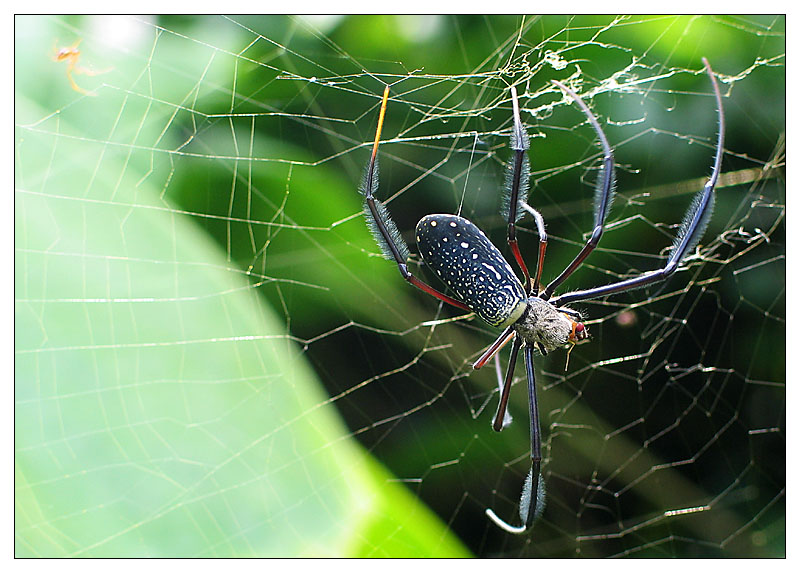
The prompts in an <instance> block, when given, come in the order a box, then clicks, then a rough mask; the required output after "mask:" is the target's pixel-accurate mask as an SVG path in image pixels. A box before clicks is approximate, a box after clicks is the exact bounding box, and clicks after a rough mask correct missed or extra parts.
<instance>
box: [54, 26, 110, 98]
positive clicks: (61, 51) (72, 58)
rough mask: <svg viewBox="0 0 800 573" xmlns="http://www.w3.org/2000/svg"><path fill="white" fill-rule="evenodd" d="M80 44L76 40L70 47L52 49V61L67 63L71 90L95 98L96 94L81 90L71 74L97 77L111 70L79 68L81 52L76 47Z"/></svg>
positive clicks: (79, 40) (79, 41)
mask: <svg viewBox="0 0 800 573" xmlns="http://www.w3.org/2000/svg"><path fill="white" fill-rule="evenodd" d="M80 43H81V39H78V40H77V41H76V42H75V43H74V44H72V45H71V46H64V47H62V48H58V49H56V48H55V47H53V61H54V62H67V79H68V80H69V85H70V86H72V89H73V90H75V91H76V92H78V93H81V94H83V95H88V96H95V95H97V94H96V93H94V92H90V91H87V90H85V89H83V88H82V87H80V86H79V85H78V84H77V83H76V82H75V79H74V78H73V77H72V74H73V72H74V73H76V74H83V75H86V76H99V75H101V74H105V73H108V72H109V71H111V70H110V69H108V70H102V71H97V70H92V69H90V68H85V67H83V66H79V65H78V59H80V57H81V51H80V50H79V49H78V46H79V45H80Z"/></svg>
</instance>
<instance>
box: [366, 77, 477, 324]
mask: <svg viewBox="0 0 800 573" xmlns="http://www.w3.org/2000/svg"><path fill="white" fill-rule="evenodd" d="M388 100H389V86H386V88H385V89H384V90H383V101H382V102H381V109H380V113H379V115H378V127H377V129H376V130H375V142H374V144H373V145H372V156H371V157H370V160H369V164H368V165H367V171H366V174H365V177H364V183H363V185H362V189H361V191H362V193H363V194H364V213H365V215H366V217H367V223H368V225H369V227H370V230H371V231H372V234H373V236H374V237H375V239H376V241H377V242H378V245H379V246H380V247H381V250H382V251H383V255H384V257H386V258H388V259H394V261H395V262H396V263H397V268H398V269H399V270H400V274H401V275H402V276H403V278H404V279H405V280H406V281H408V282H409V283H411V284H412V285H414V286H415V287H417V288H419V289H420V290H422V291H424V292H426V293H428V294H429V295H431V296H434V297H436V298H438V299H439V300H441V301H444V302H446V303H447V304H450V305H452V306H455V307H457V308H460V309H463V310H470V309H469V307H468V306H467V305H465V304H463V303H461V302H459V301H457V300H456V299H454V298H452V297H449V296H447V295H446V294H444V293H441V292H439V291H438V290H436V289H435V288H433V287H432V286H430V285H428V284H427V283H425V282H423V281H421V280H419V279H418V278H417V277H415V276H414V275H413V274H411V271H409V270H408V265H407V264H406V261H407V260H408V246H407V245H406V244H405V243H404V242H403V239H402V237H401V236H400V233H399V231H398V230H397V226H396V225H395V223H394V221H393V220H392V218H391V217H390V216H389V213H388V211H387V210H386V208H385V207H384V206H383V204H382V203H381V202H380V201H378V200H377V199H375V196H374V192H375V191H376V190H377V189H378V144H379V143H380V138H381V130H382V129H383V118H384V116H385V114H386V104H387V102H388Z"/></svg>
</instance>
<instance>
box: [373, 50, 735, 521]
mask: <svg viewBox="0 0 800 573" xmlns="http://www.w3.org/2000/svg"><path fill="white" fill-rule="evenodd" d="M703 64H704V66H705V69H706V73H707V74H708V76H709V78H710V79H711V85H712V87H713V90H714V96H715V98H716V102H717V121H718V134H717V145H716V154H715V159H714V167H713V170H712V173H711V176H710V177H709V179H708V182H707V183H706V184H705V186H704V187H703V189H702V190H701V191H700V192H699V193H698V194H697V197H696V198H695V200H694V201H693V202H692V204H691V206H690V207H689V209H688V211H687V212H686V216H685V217H684V220H683V223H682V224H681V227H680V229H679V231H678V234H677V236H676V239H675V243H674V245H673V249H672V251H671V253H670V255H669V257H668V258H667V261H666V263H665V265H664V267H663V268H661V269H658V270H655V271H649V272H646V273H643V274H641V275H639V276H636V277H633V278H629V279H625V280H621V281H618V282H614V283H611V284H607V285H603V286H600V287H594V288H589V289H586V290H578V291H574V292H570V293H567V294H564V295H561V296H557V297H555V298H552V297H553V294H554V292H555V290H556V288H558V286H559V285H561V283H563V282H564V281H565V280H566V279H567V278H568V277H569V276H570V275H571V274H572V273H574V272H575V270H576V269H578V268H579V267H580V265H581V264H582V263H583V261H584V260H585V259H586V257H588V256H589V254H590V253H591V252H592V251H593V250H594V249H595V247H596V246H597V244H598V243H599V241H600V238H601V237H602V235H603V229H604V227H605V221H606V218H607V217H608V213H609V211H610V209H611V204H612V202H613V199H614V155H613V152H612V149H611V146H610V144H609V143H608V140H607V139H606V136H605V134H604V133H603V130H602V129H601V128H600V124H599V123H598V121H597V119H596V118H595V116H594V114H593V113H592V112H591V110H590V109H589V108H588V106H587V105H586V104H585V103H584V102H583V101H582V100H581V99H580V98H579V97H578V95H577V94H575V93H574V92H573V91H572V90H571V89H569V88H568V87H567V86H565V85H563V84H561V83H559V82H555V81H554V82H553V83H554V84H555V85H557V86H558V87H559V88H560V89H561V91H562V92H563V93H565V94H566V95H567V96H569V97H570V98H572V100H573V101H575V102H576V103H577V105H578V106H579V107H580V108H581V110H582V111H583V113H584V114H585V115H586V118H587V119H588V121H589V123H590V124H591V126H592V128H593V129H594V131H595V133H596V134H597V138H598V141H599V142H600V146H601V148H602V151H603V168H602V170H601V171H600V174H599V175H598V179H597V188H596V192H595V202H594V218H595V220H594V229H593V231H592V234H591V236H590V238H589V240H588V241H587V242H586V244H585V245H584V247H583V248H582V249H581V251H580V252H579V253H578V254H577V256H576V257H575V258H574V259H573V261H572V262H571V263H570V264H569V265H567V267H566V268H565V269H564V270H563V271H562V272H561V274H559V275H558V276H557V277H556V278H555V279H553V280H552V281H551V282H550V283H549V284H548V285H547V286H546V287H545V288H544V289H543V290H541V292H540V289H539V286H540V284H539V281H540V278H541V275H542V263H543V262H544V255H545V251H546V248H547V234H546V232H545V227H544V220H543V218H542V216H541V215H540V214H539V212H538V211H536V210H535V209H533V208H532V207H531V206H530V205H528V203H527V196H528V173H529V165H528V158H527V150H528V147H529V142H528V134H527V132H526V131H525V128H524V127H523V125H522V120H521V119H520V112H519V103H518V101H517V92H516V89H515V88H514V87H513V86H512V87H511V89H510V93H511V103H512V109H513V122H514V125H513V128H512V130H511V149H512V150H513V152H514V156H513V158H512V159H511V161H510V162H509V166H508V171H507V177H506V186H505V190H506V193H505V195H504V200H503V215H504V217H505V218H506V220H507V222H508V232H507V237H506V240H507V242H508V246H509V249H510V250H511V253H512V254H513V256H514V260H515V261H516V263H517V265H518V266H519V268H520V271H521V272H522V276H523V278H522V280H520V279H518V278H517V276H516V275H515V274H514V271H513V270H512V268H511V265H509V263H508V262H507V261H506V259H505V258H504V257H503V255H502V254H501V253H500V250H499V249H498V248H497V247H495V246H494V244H492V242H491V241H490V240H489V239H488V238H487V237H486V235H484V233H483V231H481V230H480V229H479V228H478V227H477V226H476V225H474V224H473V223H472V222H470V221H468V220H467V219H465V218H463V217H460V216H458V215H442V214H438V215H427V216H425V217H423V218H422V219H421V220H420V222H419V223H418V224H417V229H416V240H417V246H418V248H419V252H420V255H421V256H422V258H423V260H424V261H425V264H426V265H427V266H428V267H429V268H430V269H431V270H432V271H433V272H434V273H436V275H437V276H438V277H439V278H440V279H441V280H442V282H443V283H444V284H445V285H447V287H448V288H449V289H450V290H451V291H452V292H453V294H454V295H455V296H454V297H451V296H449V295H447V294H444V293H442V292H440V291H438V290H437V289H435V288H433V287H432V286H430V285H428V284H427V283H425V282H423V281H421V280H420V279H418V278H417V277H415V276H414V275H413V274H412V273H411V271H409V270H408V265H407V264H406V261H407V259H408V257H409V253H408V247H407V246H406V244H405V242H404V241H403V240H402V238H401V237H400V233H399V232H398V230H397V227H396V226H395V224H394V221H392V219H391V217H390V216H389V213H388V212H387V210H386V208H385V207H384V206H383V205H382V204H381V203H380V201H378V200H377V199H376V198H375V195H374V193H375V191H376V190H377V188H378V159H377V154H378V143H379V141H380V134H381V129H382V126H383V118H384V114H385V111H386V104H387V101H388V97H389V87H388V86H387V87H386V89H385V90H384V93H383V103H382V105H381V110H380V116H379V118H378V128H377V130H376V133H375V142H374V144H373V147H372V156H371V158H370V161H369V163H368V165H367V170H366V173H365V177H364V182H363V184H362V189H361V191H362V193H363V194H364V212H365V214H366V217H367V222H368V223H369V226H370V229H371V230H372V234H373V236H374V237H375V239H376V240H377V242H378V244H379V245H380V246H381V249H382V251H383V254H384V256H385V257H386V258H388V259H391V260H394V261H395V262H396V263H397V266H398V269H399V270H400V273H401V274H402V276H403V278H404V279H405V280H407V281H408V282H409V283H411V284H413V285H414V286H416V287H418V288H420V289H422V290H423V291H425V292H427V293H428V294H430V295H432V296H435V297H436V298H438V299H439V300H442V301H444V302H446V303H448V304H450V305H452V306H455V307H457V308H460V309H463V310H469V311H471V312H474V313H475V314H476V315H477V316H479V317H480V318H481V319H482V320H484V321H485V322H486V323H487V324H489V325H491V326H494V327H497V328H502V329H503V332H502V333H501V334H500V336H499V337H498V338H497V339H496V340H495V341H494V343H492V345H491V346H489V348H488V349H487V350H486V351H485V352H484V353H483V354H482V355H481V357H480V358H479V359H478V360H477V361H476V362H475V364H474V368H476V369H477V368H481V367H482V366H483V365H484V364H486V362H488V361H489V360H490V359H491V358H492V357H493V356H494V355H495V354H496V353H497V352H498V351H499V350H500V349H501V348H502V347H503V346H504V345H505V344H506V343H507V342H508V341H509V340H511V339H513V344H512V348H511V356H510V358H509V363H508V369H507V370H506V374H505V377H504V379H503V380H502V381H501V383H500V387H501V389H502V391H501V395H500V401H499V404H498V408H497V413H496V414H495V417H494V420H493V422H492V427H493V428H494V429H495V430H497V431H500V430H502V429H503V427H504V425H505V424H506V423H507V422H508V420H509V418H508V417H507V416H506V405H507V403H508V396H509V391H510V389H511V381H512V378H513V374H514V367H515V366H516V361H517V356H518V354H519V352H520V351H522V352H523V354H524V356H525V374H526V377H527V381H528V408H529V414H530V429H531V470H530V472H529V473H528V477H527V479H526V480H525V485H524V486H523V488H522V496H521V499H520V508H519V513H520V519H521V521H522V525H521V526H519V527H514V526H511V525H509V524H507V523H506V522H505V521H503V520H501V519H500V518H499V517H497V515H495V513H494V512H493V511H492V510H491V509H487V510H486V513H487V515H488V516H489V517H490V518H491V519H492V520H493V521H494V522H495V523H497V524H498V525H499V526H500V527H502V528H503V529H505V530H506V531H509V532H511V533H523V532H525V531H526V530H527V529H528V528H529V527H530V526H531V525H532V524H533V522H534V520H535V519H536V517H537V516H538V515H539V514H541V512H542V511H543V508H544V485H543V480H542V477H541V462H542V449H541V448H542V446H541V431H540V424H539V408H538V404H537V400H536V385H535V375H534V369H533V356H534V349H536V350H538V351H539V352H541V353H542V354H547V353H548V352H551V351H553V350H556V349H558V348H563V347H567V348H568V349H569V350H571V349H572V347H573V346H574V345H575V344H576V343H578V342H580V341H581V340H585V339H586V338H587V337H588V332H587V330H586V327H585V326H584V324H583V322H582V321H581V316H580V314H579V313H578V312H576V311H575V310H572V309H570V308H568V307H566V306H564V305H565V304H567V303H569V302H573V301H581V300H586V299H591V298H597V297H602V296H607V295H612V294H616V293H620V292H625V291H628V290H631V289H636V288H640V287H644V286H647V285H649V284H653V283H656V282H659V281H663V280H665V279H667V278H668V277H669V276H671V275H672V274H673V273H674V272H675V271H676V270H677V268H678V266H679V265H680V262H681V261H682V260H683V258H684V257H685V255H686V254H687V253H688V252H689V251H691V250H692V249H693V248H694V247H695V246H696V245H697V242H698V241H699V240H700V237H701V236H702V234H703V231H704V230H705V227H706V225H707V224H708V220H709V218H710V217H711V211H712V208H713V202H714V186H715V185H716V182H717V178H718V177H719V172H720V169H721V165H722V153H723V137H724V133H725V123H724V115H723V112H722V96H721V94H720V91H719V86H718V85H717V81H716V78H715V77H714V73H713V72H712V70H711V66H710V65H709V63H708V62H707V61H706V60H705V58H704V59H703ZM525 213H528V214H530V215H531V217H532V218H533V220H534V223H535V225H536V230H537V233H538V236H539V253H538V259H537V265H536V272H535V274H534V275H533V276H531V274H530V273H529V272H528V268H527V266H526V265H525V261H524V260H523V258H522V254H521V253H520V250H519V246H518V244H517V235H516V225H517V223H518V222H519V221H520V220H521V218H522V217H523V215H525ZM531 505H533V507H531Z"/></svg>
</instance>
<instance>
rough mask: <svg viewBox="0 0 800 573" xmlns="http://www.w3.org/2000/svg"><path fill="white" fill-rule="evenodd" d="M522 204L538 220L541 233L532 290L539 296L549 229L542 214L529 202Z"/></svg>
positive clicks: (538, 228)
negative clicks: (546, 227)
mask: <svg viewBox="0 0 800 573" xmlns="http://www.w3.org/2000/svg"><path fill="white" fill-rule="evenodd" d="M521 205H522V208H523V209H525V210H526V211H527V212H528V213H530V214H531V217H533V220H534V221H535V222H536V231H537V232H538V233H539V258H538V259H537V261H536V276H535V278H534V279H533V288H532V289H531V292H532V293H533V294H534V295H536V296H538V295H539V281H540V280H541V278H542V269H543V268H544V253H545V251H546V250H547V231H546V230H545V228H544V218H543V217H542V214H541V213H539V211H537V210H536V209H534V208H533V207H531V206H530V205H528V204H527V203H522V204H521Z"/></svg>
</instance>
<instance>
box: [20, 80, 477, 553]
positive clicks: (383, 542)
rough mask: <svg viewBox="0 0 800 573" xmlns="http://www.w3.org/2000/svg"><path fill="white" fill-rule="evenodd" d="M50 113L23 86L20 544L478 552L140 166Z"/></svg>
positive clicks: (49, 548)
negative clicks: (403, 473)
mask: <svg viewBox="0 0 800 573" xmlns="http://www.w3.org/2000/svg"><path fill="white" fill-rule="evenodd" d="M97 105H98V106H102V103H98V104H97ZM48 115H49V112H48V111H46V110H43V109H39V108H37V107H36V105H35V104H34V103H33V102H32V101H31V100H30V99H27V98H26V97H25V95H23V94H18V95H17V117H18V128H17V131H16V144H17V170H16V171H17V173H16V174H17V178H16V186H17V188H16V193H15V246H16V257H15V269H14V271H15V282H14V286H15V508H16V511H15V554H16V555H17V556H18V557H28V556H40V557H60V556H80V557H89V556H92V557H100V556H160V557H172V556H192V557H200V556H203V557H211V556H214V557H220V556H399V555H403V556H442V555H448V556H454V555H457V556H462V555H465V554H466V552H465V550H464V548H463V546H462V545H461V544H460V542H459V541H458V540H457V539H455V538H454V537H453V536H452V535H451V534H450V533H449V531H448V529H447V527H446V526H445V525H444V524H443V523H441V522H440V521H439V520H438V519H437V518H436V517H435V516H433V514H432V513H431V512H430V510H429V509H427V508H426V507H425V506H423V505H421V504H420V503H419V501H418V500H417V499H416V498H415V497H414V496H413V495H411V494H410V492H408V491H407V490H406V489H405V488H404V487H403V486H402V485H400V484H398V483H396V482H394V481H392V479H391V476H390V475H389V474H388V473H387V472H386V470H384V469H383V468H382V467H381V466H380V465H379V464H378V463H377V462H376V461H375V460H374V459H373V458H372V457H371V456H370V455H369V454H368V453H367V452H365V451H364V449H363V448H362V447H361V446H360V445H359V444H358V443H357V442H356V440H355V439H354V438H353V437H352V435H351V433H350V432H349V430H348V429H347V428H346V427H345V425H344V424H343V422H342V421H341V419H340V418H339V416H338V413H337V412H336V408H335V404H334V403H333V401H332V400H331V399H330V398H329V397H328V395H327V394H326V392H325V391H324V389H323V388H322V387H321V385H320V384H319V382H318V380H317V378H316V376H315V374H314V372H313V371H312V370H311V369H310V367H309V365H308V363H307V361H306V359H305V356H304V353H303V350H302V348H301V346H300V345H298V344H297V343H296V342H295V341H294V340H293V338H292V336H291V334H290V333H289V332H287V330H286V326H285V321H284V318H283V317H282V316H280V315H278V314H276V313H275V312H274V311H273V310H272V309H271V308H270V307H268V306H266V305H265V304H264V299H263V297H261V296H260V295H259V292H258V290H257V289H255V288H253V287H252V286H251V285H250V284H249V283H248V281H247V278H246V275H245V273H244V272H243V271H242V269H240V268H239V267H237V266H236V265H235V264H232V263H230V262H229V261H228V260H226V257H225V253H224V252H222V251H221V249H220V248H219V246H218V245H217V244H216V243H215V242H214V241H212V240H211V239H210V238H209V237H208V235H207V234H205V233H203V232H201V230H200V229H199V227H198V226H196V225H195V224H194V222H193V221H191V220H190V219H189V218H188V217H187V216H185V215H183V214H181V213H180V212H178V211H177V210H175V209H174V208H172V207H171V206H170V205H169V204H167V203H166V202H165V201H163V200H162V199H160V198H159V192H158V188H157V187H156V186H155V185H154V184H153V183H152V182H151V180H150V179H148V178H147V177H145V176H143V172H142V171H141V170H139V169H137V168H135V167H134V166H135V165H137V164H139V165H141V164H142V163H144V164H146V162H142V161H138V162H137V159H141V157H139V158H137V157H133V158H131V157H130V152H131V149H128V148H126V147H124V146H123V147H122V148H117V147H115V146H113V145H110V144H109V143H108V142H100V143H98V142H97V141H96V140H94V139H93V138H91V137H88V136H85V135H82V133H83V132H82V131H81V129H80V128H79V127H76V126H75V125H67V124H66V123H65V121H63V120H61V119H60V118H59V117H58V116H57V115H54V116H51V117H49V118H48ZM20 117H25V118H31V117H41V118H48V119H45V120H44V121H42V122H40V123H37V124H36V126H35V127H32V126H31V125H25V126H21V125H19V123H20V120H19V118H20ZM126 127H128V126H120V129H123V128H126ZM67 133H69V134H70V135H69V136H66V135H65V134H67ZM134 155H135V154H134Z"/></svg>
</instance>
